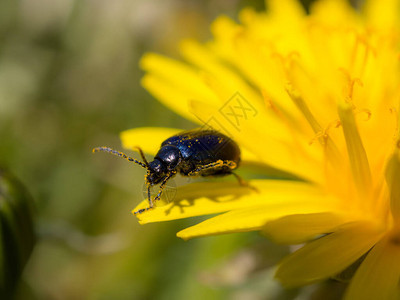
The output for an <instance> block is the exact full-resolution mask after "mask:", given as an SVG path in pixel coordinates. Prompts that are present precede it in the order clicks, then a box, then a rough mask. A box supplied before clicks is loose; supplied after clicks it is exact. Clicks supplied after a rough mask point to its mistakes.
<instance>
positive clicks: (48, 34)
mask: <svg viewBox="0 0 400 300" xmlns="http://www.w3.org/2000/svg"><path fill="white" fill-rule="evenodd" d="M244 6H252V7H255V8H256V9H264V2H263V1H260V0H252V1H239V0H236V1H224V0H217V1H195V0H190V1H183V0H168V1H156V0H151V1H145V0H116V1H110V0H98V1H85V0H34V1H33V0H21V1H14V0H3V1H0V137H1V143H0V165H4V166H7V167H8V168H9V169H11V170H12V171H13V173H15V174H16V175H17V177H18V178H20V179H21V180H22V181H23V182H24V183H25V184H26V185H27V186H28V188H29V190H30V192H31V193H32V194H33V196H34V199H35V200H36V202H35V206H36V211H37V224H36V229H37V233H38V235H39V240H38V243H37V245H36V247H35V249H34V252H33V254H32V256H31V259H30V261H29V263H28V265H27V267H26V269H25V272H24V274H23V277H24V284H23V285H22V286H20V289H19V298H20V299H202V298H205V297H206V298H207V299H209V298H212V299H215V298H226V297H228V296H229V297H231V298H234V299H244V297H247V298H246V299H260V298H264V296H265V295H269V296H271V297H270V298H274V297H275V296H276V297H278V296H279V297H280V298H281V299H292V298H293V297H294V296H295V295H297V293H298V291H284V290H282V288H280V287H279V284H278V283H276V282H274V281H273V280H272V274H273V272H272V269H271V268H270V267H271V266H273V265H274V264H275V263H276V262H277V261H279V259H280V258H281V257H283V255H285V254H286V253H287V251H288V250H287V249H286V248H284V247H278V246H274V245H271V244H270V243H269V242H268V241H267V240H265V239H264V238H263V237H260V236H259V235H258V234H257V233H243V234H232V235H229V236H221V237H209V238H203V239H197V240H192V241H188V242H184V241H181V240H179V239H177V238H176V237H175V233H176V232H177V231H179V230H180V229H182V228H184V227H187V226H190V225H191V224H194V223H197V222H199V221H200V220H201V219H200V218H198V219H195V220H181V221H177V222H171V223H162V224H161V223H160V224H151V225H146V226H140V225H138V223H137V221H136V218H135V217H134V216H132V215H131V213H130V211H131V209H132V208H133V207H134V206H135V205H136V204H137V203H138V202H139V201H140V200H141V197H142V192H141V190H142V185H143V175H144V174H143V170H141V169H140V168H134V167H132V165H130V164H128V163H126V162H125V161H123V160H118V159H114V158H112V157H104V156H96V155H92V153H91V149H92V148H93V147H95V146H101V145H107V146H111V147H114V148H117V149H120V148H121V147H120V142H119V132H120V131H122V130H125V129H129V128H133V127H140V126H165V127H179V128H185V129H191V128H193V127H194V126H195V125H194V124H191V123H189V122H188V121H186V120H183V119H182V118H181V117H179V116H177V115H175V114H174V113H172V112H171V111H169V110H167V109H166V108H165V107H163V106H162V105H161V104H159V103H158V102H157V101H156V100H154V99H153V98H152V97H151V96H150V95H149V94H148V93H147V92H146V91H145V90H144V89H143V88H141V87H140V78H141V76H142V73H141V71H140V70H139V67H138V61H139V59H140V57H141V55H142V54H143V53H144V52H147V51H156V52H161V53H164V54H167V55H171V56H177V55H178V54H177V45H178V43H179V41H180V40H181V39H183V38H188V37H190V38H196V39H199V40H206V39H207V38H209V30H208V28H209V25H210V23H211V22H212V20H213V19H215V18H216V17H217V16H218V15H220V14H222V13H223V14H226V15H228V16H230V17H232V18H235V19H236V18H237V14H238V12H239V10H240V9H241V8H242V7H244ZM149 139H151V137H149ZM24 219H25V218H24ZM26 221H27V222H28V220H26ZM23 263H24V262H22V264H23ZM232 266H233V267H232ZM18 270H19V269H18ZM18 272H19V271H18ZM272 296H274V297H272ZM249 297H250V298H249Z"/></svg>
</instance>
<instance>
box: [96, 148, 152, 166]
mask: <svg viewBox="0 0 400 300" xmlns="http://www.w3.org/2000/svg"><path fill="white" fill-rule="evenodd" d="M92 151H93V153H94V152H100V151H103V152H108V153H110V154H113V155H116V156H119V157H122V158H124V159H126V160H129V161H131V162H134V163H136V164H138V165H139V166H141V167H142V168H145V169H148V167H147V164H145V163H142V162H141V161H139V160H137V159H134V158H133V157H130V156H128V155H126V154H125V153H122V152H119V151H117V150H114V149H111V148H109V147H97V148H94V149H93V150H92Z"/></svg>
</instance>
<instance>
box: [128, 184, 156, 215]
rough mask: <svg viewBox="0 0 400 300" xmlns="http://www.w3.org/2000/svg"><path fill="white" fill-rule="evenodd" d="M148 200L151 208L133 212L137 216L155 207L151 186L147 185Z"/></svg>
mask: <svg viewBox="0 0 400 300" xmlns="http://www.w3.org/2000/svg"><path fill="white" fill-rule="evenodd" d="M147 200H149V207H146V208H142V209H139V210H137V211H135V212H133V213H134V214H135V215H136V214H141V213H143V212H145V211H148V210H150V209H152V208H153V206H154V205H153V201H152V200H151V195H150V185H147Z"/></svg>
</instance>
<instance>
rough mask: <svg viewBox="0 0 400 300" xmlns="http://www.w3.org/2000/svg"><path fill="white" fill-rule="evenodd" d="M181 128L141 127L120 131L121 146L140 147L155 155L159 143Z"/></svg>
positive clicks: (128, 147)
mask: <svg viewBox="0 0 400 300" xmlns="http://www.w3.org/2000/svg"><path fill="white" fill-rule="evenodd" d="M181 131H182V129H176V128H164V127H141V128H134V129H129V130H125V131H122V132H121V134H120V138H121V142H122V147H124V148H126V149H131V150H133V149H134V148H135V147H140V148H141V149H142V150H143V151H144V152H145V153H149V154H151V155H153V156H154V155H156V153H157V151H158V150H159V149H160V146H161V143H162V142H163V141H165V140H166V139H168V138H169V137H171V136H173V135H175V134H177V133H178V132H181Z"/></svg>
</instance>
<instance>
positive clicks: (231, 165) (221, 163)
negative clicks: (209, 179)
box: [188, 160, 237, 176]
mask: <svg viewBox="0 0 400 300" xmlns="http://www.w3.org/2000/svg"><path fill="white" fill-rule="evenodd" d="M225 166H226V167H229V168H230V169H231V170H233V169H235V168H236V166H237V165H236V163H235V162H234V161H232V160H217V161H216V162H212V163H210V164H208V165H204V166H201V167H198V168H197V169H196V170H193V171H191V172H189V173H188V176H195V175H197V174H198V173H199V172H201V171H203V170H207V169H212V168H216V167H225Z"/></svg>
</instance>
